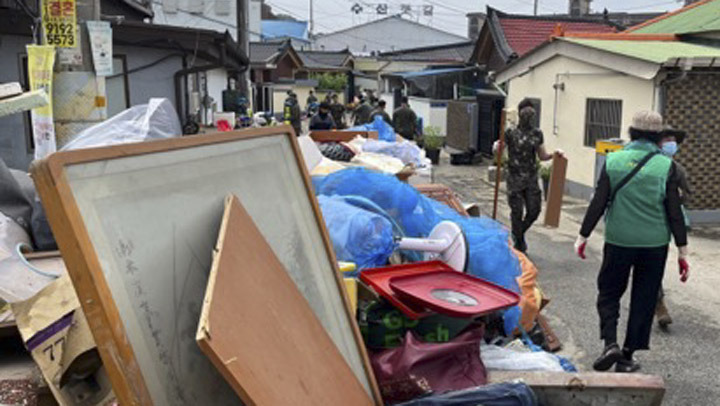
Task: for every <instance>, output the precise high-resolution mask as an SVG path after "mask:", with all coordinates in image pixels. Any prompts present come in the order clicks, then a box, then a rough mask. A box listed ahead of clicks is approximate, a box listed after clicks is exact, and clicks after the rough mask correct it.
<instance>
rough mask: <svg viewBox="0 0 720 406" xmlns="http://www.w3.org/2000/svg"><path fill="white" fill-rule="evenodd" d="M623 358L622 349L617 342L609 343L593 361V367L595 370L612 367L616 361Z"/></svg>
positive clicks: (605, 369)
mask: <svg viewBox="0 0 720 406" xmlns="http://www.w3.org/2000/svg"><path fill="white" fill-rule="evenodd" d="M622 359H623V354H622V351H620V346H619V345H617V344H610V345H608V346H607V347H605V349H604V350H603V352H602V354H601V355H600V356H599V357H598V359H596V360H595V362H593V369H594V370H596V371H607V370H608V369H610V368H612V366H613V365H615V363H616V362H618V361H620V360H622Z"/></svg>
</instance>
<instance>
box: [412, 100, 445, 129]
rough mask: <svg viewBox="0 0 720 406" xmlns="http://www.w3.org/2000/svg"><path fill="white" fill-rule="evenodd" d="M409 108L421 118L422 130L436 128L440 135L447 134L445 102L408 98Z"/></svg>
mask: <svg viewBox="0 0 720 406" xmlns="http://www.w3.org/2000/svg"><path fill="white" fill-rule="evenodd" d="M408 102H409V103H410V108H411V109H413V111H415V114H416V115H417V116H418V117H421V118H422V121H423V128H425V127H428V126H433V127H438V128H439V129H440V134H442V135H446V134H447V102H446V101H442V100H437V101H436V100H432V99H426V98H422V97H409V98H408Z"/></svg>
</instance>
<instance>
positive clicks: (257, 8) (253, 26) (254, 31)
mask: <svg viewBox="0 0 720 406" xmlns="http://www.w3.org/2000/svg"><path fill="white" fill-rule="evenodd" d="M248 31H249V32H248V36H249V39H250V41H252V42H257V41H260V40H261V38H260V34H262V2H261V1H260V0H250V1H249V2H248Z"/></svg>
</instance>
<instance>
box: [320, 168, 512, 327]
mask: <svg viewBox="0 0 720 406" xmlns="http://www.w3.org/2000/svg"><path fill="white" fill-rule="evenodd" d="M315 187H316V190H315V191H316V193H317V194H318V195H326V196H360V197H363V198H365V199H368V200H370V201H372V202H373V203H375V204H376V205H377V206H378V207H380V208H381V209H382V210H384V211H385V213H386V214H387V215H388V216H390V217H391V218H392V219H393V220H394V221H395V222H396V223H397V224H398V225H399V226H400V227H401V228H402V230H403V231H404V233H403V235H404V236H407V237H417V238H424V237H427V236H428V235H429V234H430V232H431V231H432V229H433V228H434V227H435V226H436V225H437V224H438V223H440V222H441V221H453V222H455V223H457V224H458V225H459V226H460V228H462V230H463V233H464V234H465V239H466V240H467V243H468V247H469V256H468V260H469V261H468V273H470V274H471V275H474V276H477V277H480V278H483V279H486V280H488V281H491V282H493V283H496V284H498V285H500V286H502V287H504V288H506V289H510V290H512V291H514V292H516V293H520V286H519V285H518V283H517V278H518V277H519V276H520V274H521V269H520V261H519V260H518V258H517V256H515V254H514V253H513V252H512V251H511V249H510V246H509V244H508V231H507V230H506V229H505V228H504V227H503V226H502V225H501V224H500V223H498V222H496V221H494V220H492V219H489V218H468V217H463V216H461V215H460V214H459V213H457V212H456V211H454V210H452V209H451V208H449V207H448V206H446V205H444V204H442V203H440V202H437V201H435V200H432V199H430V198H428V197H426V196H424V195H422V194H421V193H420V192H418V191H417V190H416V189H415V188H413V187H412V186H410V185H408V184H406V183H403V182H401V181H399V180H398V179H397V178H395V177H394V176H390V175H385V174H380V173H376V172H371V171H368V170H365V169H363V168H349V169H345V170H342V171H339V172H335V173H333V174H330V175H328V176H326V177H325V178H324V179H322V181H318V182H317V183H315ZM520 314H521V311H520V308H519V307H514V308H511V309H509V310H507V311H506V312H505V314H504V317H503V318H504V322H505V331H506V333H508V334H510V333H512V331H513V330H514V329H515V327H517V326H518V323H519V321H520Z"/></svg>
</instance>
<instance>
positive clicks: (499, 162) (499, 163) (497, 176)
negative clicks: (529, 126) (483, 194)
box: [492, 109, 505, 220]
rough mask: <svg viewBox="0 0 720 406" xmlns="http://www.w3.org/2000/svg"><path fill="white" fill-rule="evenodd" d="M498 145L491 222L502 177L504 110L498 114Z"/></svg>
mask: <svg viewBox="0 0 720 406" xmlns="http://www.w3.org/2000/svg"><path fill="white" fill-rule="evenodd" d="M499 138H500V145H498V150H497V157H496V159H495V197H494V198H493V216H492V218H493V220H496V219H497V210H498V194H499V193H500V178H501V175H502V155H503V149H505V109H503V110H502V112H501V113H500V137H499Z"/></svg>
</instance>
